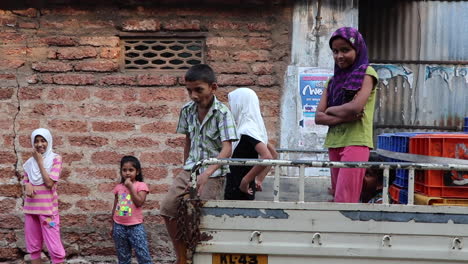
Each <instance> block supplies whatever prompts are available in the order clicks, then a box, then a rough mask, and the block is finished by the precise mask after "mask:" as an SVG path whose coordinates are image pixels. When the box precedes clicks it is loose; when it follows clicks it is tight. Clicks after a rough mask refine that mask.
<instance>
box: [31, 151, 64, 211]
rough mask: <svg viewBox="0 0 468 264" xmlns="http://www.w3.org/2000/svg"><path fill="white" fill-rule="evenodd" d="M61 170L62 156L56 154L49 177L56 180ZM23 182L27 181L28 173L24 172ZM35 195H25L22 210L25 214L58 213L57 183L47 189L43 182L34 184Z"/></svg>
mask: <svg viewBox="0 0 468 264" xmlns="http://www.w3.org/2000/svg"><path fill="white" fill-rule="evenodd" d="M61 171H62V157H60V156H58V155H57V156H56V157H55V158H54V160H53V165H52V169H51V170H50V173H49V177H50V178H51V179H52V180H53V181H54V182H57V181H58V180H59V178H60V172H61ZM24 183H29V178H28V174H27V173H26V172H25V173H24ZM34 191H35V195H34V196H33V197H27V196H26V197H25V199H24V207H23V212H24V213H25V214H35V215H57V214H58V195H57V184H54V186H53V187H52V188H51V189H49V188H47V186H45V184H41V185H34Z"/></svg>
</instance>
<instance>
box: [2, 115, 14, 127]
mask: <svg viewBox="0 0 468 264" xmlns="http://www.w3.org/2000/svg"><path fill="white" fill-rule="evenodd" d="M12 128H13V118H12V117H9V118H6V119H1V120H0V129H3V130H10V129H12Z"/></svg>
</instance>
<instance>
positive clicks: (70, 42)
mask: <svg viewBox="0 0 468 264" xmlns="http://www.w3.org/2000/svg"><path fill="white" fill-rule="evenodd" d="M42 42H44V43H46V44H47V45H49V46H75V45H76V44H77V41H76V39H75V38H73V37H67V36H54V37H47V38H44V39H43V40H42Z"/></svg>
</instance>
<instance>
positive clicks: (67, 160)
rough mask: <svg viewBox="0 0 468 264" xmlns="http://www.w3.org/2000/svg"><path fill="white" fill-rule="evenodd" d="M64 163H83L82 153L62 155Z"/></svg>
mask: <svg viewBox="0 0 468 264" xmlns="http://www.w3.org/2000/svg"><path fill="white" fill-rule="evenodd" d="M61 155H62V159H63V162H64V163H68V164H70V163H72V162H74V161H81V160H82V159H83V154H82V153H61Z"/></svg>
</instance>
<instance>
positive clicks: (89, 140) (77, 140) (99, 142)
mask: <svg viewBox="0 0 468 264" xmlns="http://www.w3.org/2000/svg"><path fill="white" fill-rule="evenodd" d="M68 142H70V145H72V146H77V147H92V148H98V147H102V146H105V145H107V144H108V143H109V140H108V139H107V138H103V137H93V136H79V137H68Z"/></svg>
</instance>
